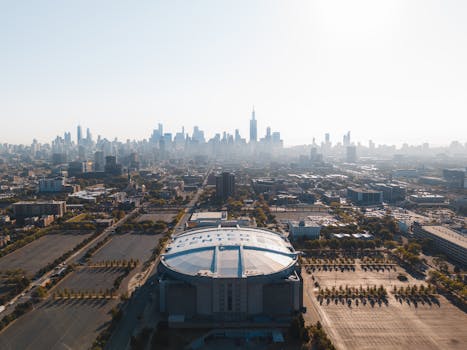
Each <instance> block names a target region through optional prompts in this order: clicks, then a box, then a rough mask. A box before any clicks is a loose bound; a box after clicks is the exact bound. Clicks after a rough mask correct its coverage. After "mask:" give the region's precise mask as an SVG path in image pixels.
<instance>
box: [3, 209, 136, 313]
mask: <svg viewBox="0 0 467 350" xmlns="http://www.w3.org/2000/svg"><path fill="white" fill-rule="evenodd" d="M138 210H139V209H138V208H136V209H134V210H133V211H131V212H130V213H128V214H127V215H125V216H124V217H123V218H122V219H120V220H119V221H117V222H116V223H114V224H113V225H112V226H110V227H108V228H106V229H105V230H104V231H103V232H102V233H101V234H100V235H98V236H97V237H96V238H94V239H93V240H92V241H90V242H89V243H88V244H86V245H85V246H84V247H82V248H81V249H79V250H78V251H76V252H75V253H73V254H72V255H71V256H70V257H68V259H66V260H65V261H64V262H63V263H62V264H63V266H66V265H68V264H71V263H75V262H77V261H79V259H81V257H82V256H83V255H84V254H85V252H86V251H87V250H88V249H89V248H90V247H91V246H92V245H94V244H95V243H97V242H98V241H100V240H102V239H105V237H106V236H108V235H109V234H111V233H112V232H113V231H114V230H115V229H116V228H117V227H119V226H120V225H122V224H123V223H124V222H125V221H126V220H128V218H129V217H130V215H132V214H134V213H136V212H137V211H138ZM54 273H55V271H54V270H51V271H49V272H46V273H45V274H43V275H42V276H41V277H40V278H38V279H36V280H34V281H32V282H31V283H30V284H29V286H28V287H27V288H26V289H25V292H23V293H21V294H18V295H17V296H15V297H14V298H13V299H11V300H10V302H9V303H8V304H7V305H5V306H6V309H5V310H4V311H3V312H2V313H1V314H0V318H3V317H5V316H6V315H8V314H10V313H12V312H13V311H14V309H15V306H16V305H17V304H19V303H24V302H26V301H29V300H31V298H32V291H33V289H34V288H35V287H37V286H40V285H41V284H43V283H44V282H46V281H47V280H48V279H50V277H51V276H52V274H54Z"/></svg>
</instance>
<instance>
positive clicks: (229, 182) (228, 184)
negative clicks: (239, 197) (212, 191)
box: [216, 172, 235, 199]
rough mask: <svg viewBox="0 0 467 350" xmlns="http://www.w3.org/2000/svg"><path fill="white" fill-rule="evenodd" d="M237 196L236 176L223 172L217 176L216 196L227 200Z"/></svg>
mask: <svg viewBox="0 0 467 350" xmlns="http://www.w3.org/2000/svg"><path fill="white" fill-rule="evenodd" d="M234 194H235V175H234V174H232V173H228V172H223V173H222V174H220V175H217V176H216V196H217V198H221V199H227V198H229V197H231V196H233V195H234Z"/></svg>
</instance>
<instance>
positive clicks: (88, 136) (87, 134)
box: [86, 128, 92, 144]
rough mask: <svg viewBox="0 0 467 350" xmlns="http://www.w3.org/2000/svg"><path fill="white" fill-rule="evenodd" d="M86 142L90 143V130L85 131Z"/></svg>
mask: <svg viewBox="0 0 467 350" xmlns="http://www.w3.org/2000/svg"><path fill="white" fill-rule="evenodd" d="M86 142H87V143H88V144H90V143H91V142H92V135H91V130H89V128H87V129H86Z"/></svg>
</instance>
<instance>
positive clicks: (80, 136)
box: [76, 125, 83, 145]
mask: <svg viewBox="0 0 467 350" xmlns="http://www.w3.org/2000/svg"><path fill="white" fill-rule="evenodd" d="M82 139H83V132H82V130H81V125H78V130H77V135H76V142H77V144H78V145H80V144H81V140H82Z"/></svg>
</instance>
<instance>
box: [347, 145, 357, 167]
mask: <svg viewBox="0 0 467 350" xmlns="http://www.w3.org/2000/svg"><path fill="white" fill-rule="evenodd" d="M346 156H347V157H346V158H347V163H356V162H357V147H355V146H353V145H351V146H347V154H346Z"/></svg>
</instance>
